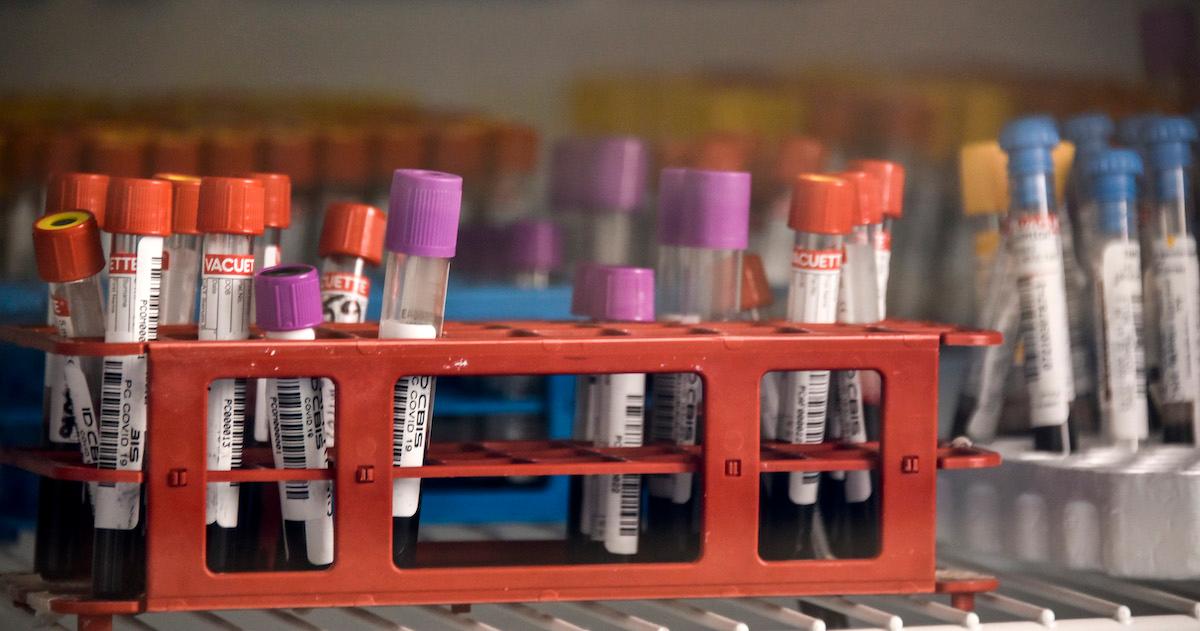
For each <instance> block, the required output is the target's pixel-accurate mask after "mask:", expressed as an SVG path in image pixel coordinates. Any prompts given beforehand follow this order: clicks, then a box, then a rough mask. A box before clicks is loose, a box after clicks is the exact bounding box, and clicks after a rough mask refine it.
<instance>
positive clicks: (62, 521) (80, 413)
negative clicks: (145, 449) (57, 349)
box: [33, 178, 108, 580]
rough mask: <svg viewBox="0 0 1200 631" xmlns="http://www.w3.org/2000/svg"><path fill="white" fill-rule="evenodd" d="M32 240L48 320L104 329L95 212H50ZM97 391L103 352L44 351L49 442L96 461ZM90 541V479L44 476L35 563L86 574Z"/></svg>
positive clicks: (86, 332)
mask: <svg viewBox="0 0 1200 631" xmlns="http://www.w3.org/2000/svg"><path fill="white" fill-rule="evenodd" d="M107 183H108V182H107V178H105V185H106V186H107ZM33 246H34V254H35V256H36V258H37V268H38V275H39V276H40V277H41V278H42V280H44V281H46V282H47V283H49V286H50V287H49V289H50V324H52V325H53V326H54V328H55V331H56V332H57V333H58V335H59V337H62V338H75V337H100V336H102V335H104V301H103V298H102V297H101V295H100V272H101V271H102V270H103V269H104V250H103V248H101V247H100V227H99V226H98V225H97V223H96V219H95V218H94V217H93V216H92V215H91V214H89V213H87V212H86V211H82V210H70V211H65V212H56V213H53V214H49V215H46V216H45V217H42V218H41V219H39V220H38V221H37V222H36V223H34V226H33ZM99 391H100V366H99V359H98V358H93V357H64V356H61V355H55V354H53V353H47V354H46V392H45V395H46V396H45V400H44V405H45V412H44V414H43V417H44V420H45V433H44V434H43V437H42V443H43V447H44V448H46V449H50V450H54V451H72V450H75V449H79V450H80V453H81V454H82V456H83V462H84V464H95V461H96V459H95V453H94V451H95V449H96V446H97V443H98V441H99V431H98V429H99V428H98V427H97V426H96V423H97V410H96V399H95V396H94V395H95V394H96V393H98V392H99ZM91 542H92V515H91V507H90V505H89V502H88V496H87V495H86V494H85V493H84V485H83V484H82V483H79V482H69V481H66V480H53V479H51V478H41V479H40V481H39V485H38V515H37V534H36V539H35V543H34V553H33V567H34V571H36V572H37V573H38V574H40V575H41V577H42V578H43V579H45V580H63V579H70V578H80V577H83V576H87V574H88V570H89V568H90V563H91V560H92V559H91Z"/></svg>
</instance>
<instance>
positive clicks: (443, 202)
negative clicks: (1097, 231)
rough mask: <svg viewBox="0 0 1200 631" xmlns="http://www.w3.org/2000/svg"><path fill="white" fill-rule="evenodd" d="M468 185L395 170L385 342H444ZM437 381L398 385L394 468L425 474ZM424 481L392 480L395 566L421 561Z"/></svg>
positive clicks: (408, 379)
mask: <svg viewBox="0 0 1200 631" xmlns="http://www.w3.org/2000/svg"><path fill="white" fill-rule="evenodd" d="M461 203H462V178H460V177H459V176H457V175H452V174H449V173H441V172H438V171H424V170H420V169H397V170H396V174H395V176H394V177H393V178H392V198H391V201H390V203H389V205H388V222H387V236H386V237H385V240H384V247H385V248H386V249H387V252H388V254H387V257H386V258H387V262H386V266H387V271H386V272H385V276H384V284H383V315H382V317H381V318H380V321H379V337H380V338H381V339H396V338H402V339H414V338H415V339H430V338H435V337H438V336H439V335H441V332H442V319H443V314H444V311H445V307H446V280H447V277H448V276H449V273H450V259H451V258H453V257H454V250H455V246H456V243H457V237H458V220H459V212H460V210H461ZM434 381H435V379H434V378H433V377H429V376H413V375H406V376H403V377H401V378H400V379H399V380H397V381H396V386H395V393H394V395H393V401H394V403H393V406H392V423H393V428H392V437H393V441H394V442H393V444H392V464H393V465H395V466H400V467H419V466H421V464H422V463H423V462H424V461H425V450H426V448H427V447H428V438H429V425H430V421H431V420H432V418H431V417H432V412H433V396H434ZM420 502H421V480H420V479H419V478H397V479H395V480H392V560H393V562H394V563H395V564H396V565H398V566H401V567H407V566H411V565H412V564H413V562H414V561H415V560H416V545H417V530H418V526H419V523H420Z"/></svg>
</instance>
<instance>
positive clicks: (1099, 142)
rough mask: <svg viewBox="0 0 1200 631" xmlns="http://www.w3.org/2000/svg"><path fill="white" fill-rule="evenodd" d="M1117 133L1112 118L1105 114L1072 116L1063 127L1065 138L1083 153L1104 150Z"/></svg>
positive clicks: (1094, 113) (1090, 113) (1093, 113)
mask: <svg viewBox="0 0 1200 631" xmlns="http://www.w3.org/2000/svg"><path fill="white" fill-rule="evenodd" d="M1115 131H1116V125H1114V124H1113V121H1112V118H1109V116H1108V114H1105V113H1103V112H1089V113H1087V114H1079V115H1076V116H1072V117H1071V118H1068V119H1067V120H1066V121H1065V122H1064V123H1063V125H1062V132H1063V133H1062V135H1063V138H1065V139H1066V140H1069V141H1070V142H1071V143H1072V144H1074V145H1075V147H1076V148H1077V149H1079V150H1081V151H1090V150H1092V149H1100V148H1103V147H1104V146H1106V145H1107V144H1108V141H1109V139H1111V138H1112V135H1113V133H1114V132H1115Z"/></svg>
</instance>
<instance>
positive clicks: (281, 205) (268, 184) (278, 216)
mask: <svg viewBox="0 0 1200 631" xmlns="http://www.w3.org/2000/svg"><path fill="white" fill-rule="evenodd" d="M242 177H248V178H253V179H255V180H258V181H259V182H262V185H263V226H265V227H267V228H286V227H288V226H290V225H292V180H291V178H289V177H288V176H287V175H285V174H283V173H243V174H242Z"/></svg>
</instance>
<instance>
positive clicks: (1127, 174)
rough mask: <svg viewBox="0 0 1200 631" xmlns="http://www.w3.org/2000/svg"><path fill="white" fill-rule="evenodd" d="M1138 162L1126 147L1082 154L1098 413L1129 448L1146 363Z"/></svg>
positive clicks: (1136, 429)
mask: <svg viewBox="0 0 1200 631" xmlns="http://www.w3.org/2000/svg"><path fill="white" fill-rule="evenodd" d="M1141 172H1142V160H1141V158H1139V157H1138V155H1137V153H1136V152H1134V151H1131V150H1129V149H1106V150H1101V151H1097V152H1095V153H1093V154H1092V155H1090V156H1089V158H1088V162H1087V164H1086V165H1085V166H1084V170H1083V171H1081V172H1079V175H1080V176H1081V177H1086V178H1087V180H1088V182H1087V185H1088V186H1087V188H1088V189H1089V190H1088V192H1087V193H1086V196H1085V197H1084V199H1087V200H1090V201H1089V202H1088V203H1089V204H1094V208H1084V209H1081V214H1084V215H1088V214H1094V215H1095V219H1096V221H1095V224H1094V225H1095V228H1096V230H1097V231H1096V233H1095V235H1094V239H1095V242H1094V245H1095V247H1094V248H1093V251H1092V274H1091V276H1092V278H1093V279H1094V283H1095V290H1094V296H1095V308H1096V324H1097V327H1096V333H1097V335H1096V348H1097V355H1098V359H1099V361H1098V362H1097V364H1098V368H1099V370H1098V375H1099V379H1098V381H1099V382H1100V387H1099V388H1098V391H1099V394H1100V413H1101V420H1102V421H1103V428H1104V433H1105V434H1106V435H1107V436H1108V438H1109V440H1110V441H1112V443H1113V444H1115V445H1117V446H1120V447H1123V448H1125V449H1128V450H1130V451H1136V450H1137V448H1138V443H1139V442H1140V441H1144V440H1145V439H1146V437H1147V435H1148V433H1149V428H1148V425H1149V421H1148V418H1147V407H1146V367H1145V358H1144V356H1143V354H1142V268H1141V265H1142V257H1141V252H1140V248H1139V245H1138V239H1137V176H1138V175H1139V174H1141Z"/></svg>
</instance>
